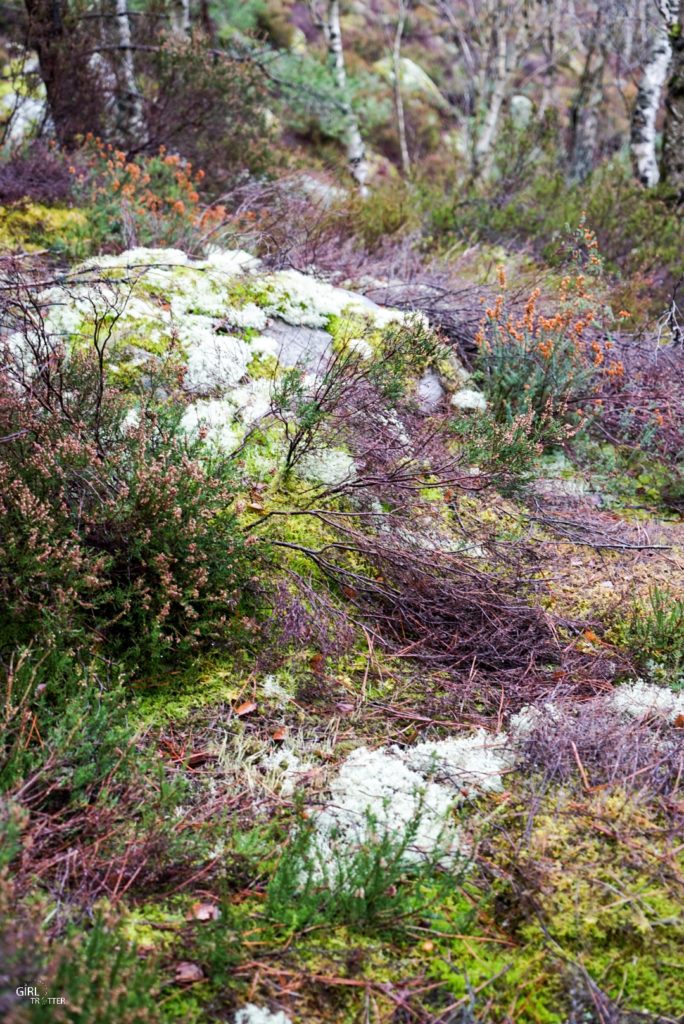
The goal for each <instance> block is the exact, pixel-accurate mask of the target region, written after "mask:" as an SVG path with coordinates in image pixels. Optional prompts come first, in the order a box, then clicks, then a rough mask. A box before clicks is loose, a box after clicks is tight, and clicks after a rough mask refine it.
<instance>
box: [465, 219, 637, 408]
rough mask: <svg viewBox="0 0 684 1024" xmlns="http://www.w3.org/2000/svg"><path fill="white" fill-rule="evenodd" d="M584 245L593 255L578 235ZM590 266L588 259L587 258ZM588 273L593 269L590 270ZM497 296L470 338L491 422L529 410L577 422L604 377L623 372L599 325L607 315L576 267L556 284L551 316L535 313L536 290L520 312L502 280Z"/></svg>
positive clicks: (590, 243) (589, 241)
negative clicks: (556, 300) (475, 346)
mask: <svg viewBox="0 0 684 1024" xmlns="http://www.w3.org/2000/svg"><path fill="white" fill-rule="evenodd" d="M582 237H583V239H584V241H585V244H586V246H587V247H588V249H589V251H590V252H591V254H592V256H594V255H595V248H596V246H595V238H594V236H593V234H592V233H591V232H589V231H588V229H586V228H584V229H583V236H582ZM590 259H591V257H590ZM591 265H592V267H593V266H594V264H591ZM498 277H499V285H500V291H499V293H498V295H497V296H496V299H495V301H494V302H493V303H492V304H491V305H490V306H487V307H486V308H485V311H484V316H483V318H482V321H481V323H480V328H479V330H478V332H477V335H476V341H477V344H478V346H479V351H480V356H479V371H480V375H481V377H482V378H483V381H484V383H485V385H486V387H487V390H488V392H489V398H490V401H491V404H492V407H493V410H494V412H495V414H496V416H497V417H498V418H499V419H501V420H504V421H506V420H508V419H510V418H512V417H516V416H518V415H519V414H521V413H525V412H527V411H528V410H532V411H533V412H534V413H535V415H536V416H538V417H540V418H547V419H548V418H552V419H561V420H562V419H564V418H565V417H566V416H567V415H568V414H572V416H573V418H574V420H575V421H577V422H581V417H582V415H583V410H582V409H581V408H580V404H581V403H582V402H586V401H587V400H591V397H592V395H593V394H594V392H595V390H596V388H597V386H598V383H599V380H600V378H601V377H602V376H605V377H607V378H608V379H611V380H615V379H619V378H620V377H621V376H622V375H623V374H624V366H623V364H622V362H621V361H620V360H619V359H615V358H614V357H613V356H612V354H611V350H612V348H613V346H612V342H611V341H610V340H606V339H605V337H604V334H605V332H604V331H603V329H602V323H603V321H604V318H605V311H604V310H603V309H602V307H601V305H600V303H599V302H598V300H597V298H596V296H595V295H594V294H593V293H592V292H590V291H589V290H588V288H587V276H586V274H585V273H583V272H581V268H580V267H579V266H578V267H577V270H576V272H575V273H574V274H570V275H567V276H566V277H564V278H563V280H562V281H561V283H560V289H559V303H558V308H557V309H556V311H555V312H554V313H553V314H552V315H550V316H547V315H545V314H544V313H542V312H541V311H540V310H539V308H538V307H539V299H540V295H541V292H540V289H539V288H535V289H534V290H533V291H532V292H531V293H530V295H529V297H528V299H527V301H526V303H525V305H524V307H523V310H522V312H521V313H518V312H513V311H512V310H511V309H510V304H509V302H508V299H507V283H506V274H505V270H504V269H503V268H501V269H500V271H499V274H498Z"/></svg>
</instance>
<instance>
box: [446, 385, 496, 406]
mask: <svg viewBox="0 0 684 1024" xmlns="http://www.w3.org/2000/svg"><path fill="white" fill-rule="evenodd" d="M451 405H452V406H453V408H454V409H464V410H473V411H475V412H485V411H486V409H487V399H486V398H485V396H484V395H483V394H482V392H481V391H476V390H475V388H461V389H460V391H457V392H456V393H455V394H453V395H452V396H451Z"/></svg>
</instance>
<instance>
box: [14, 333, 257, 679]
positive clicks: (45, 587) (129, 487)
mask: <svg viewBox="0 0 684 1024" xmlns="http://www.w3.org/2000/svg"><path fill="white" fill-rule="evenodd" d="M50 358H51V360H52V365H51V367H50V370H51V376H50V377H49V379H46V375H45V373H44V372H43V370H42V368H39V369H38V370H37V371H36V373H35V375H34V374H31V373H29V374H28V376H25V377H23V378H21V377H20V380H21V384H22V385H23V386H22V387H21V390H19V389H18V387H17V383H16V380H15V379H12V377H11V376H10V374H9V373H8V372H7V371H6V372H5V373H4V374H3V376H2V377H1V378H0V420H1V423H2V426H1V430H0V436H2V437H3V439H4V441H3V444H2V445H1V446H0V492H2V497H1V498H0V515H1V516H2V519H3V525H4V529H3V536H2V539H1V540H0V564H1V565H2V572H1V579H2V582H1V583H0V600H1V601H2V606H3V616H2V623H3V625H2V630H1V632H0V646H1V647H2V648H3V649H8V648H14V647H16V646H17V645H22V644H24V643H26V642H29V641H31V640H33V639H35V638H36V637H37V636H38V637H40V642H41V644H44V645H46V646H47V647H48V648H59V647H61V646H63V645H68V644H73V645H76V646H77V647H83V646H87V647H88V648H89V649H91V650H96V651H99V652H101V653H105V654H114V653H115V654H117V655H119V656H120V657H121V658H122V659H124V660H125V661H127V662H129V663H130V662H135V661H138V662H140V663H141V664H145V665H147V666H150V665H151V664H153V663H156V662H158V661H159V660H161V659H163V658H164V657H166V656H168V655H171V654H172V653H173V654H174V655H175V656H177V655H178V653H179V652H187V651H189V650H192V649H193V648H196V647H198V646H200V645H203V644H207V643H209V644H211V643H214V642H216V641H218V640H219V639H220V637H221V636H222V635H224V634H225V631H226V629H227V625H228V621H229V618H230V614H231V611H232V610H233V609H235V607H236V606H237V604H238V603H239V601H240V599H241V596H242V594H243V590H244V587H245V585H246V583H247V580H248V558H247V554H246V550H245V546H244V544H243V542H242V537H241V533H240V530H239V528H238V524H237V519H236V514H235V511H234V498H235V490H236V481H235V476H234V472H233V469H232V467H231V465H230V463H229V461H228V460H227V459H226V458H225V457H224V456H223V455H220V454H219V453H218V452H217V451H215V450H214V449H212V448H210V447H208V446H207V445H206V443H205V442H204V441H203V440H202V438H196V439H194V440H191V439H189V438H187V437H186V435H185V434H184V433H183V431H182V429H181V427H180V418H181V415H182V405H180V404H177V403H174V402H173V401H169V402H167V403H166V404H165V405H159V406H158V407H156V408H155V407H148V408H147V409H146V410H145V414H144V415H142V416H138V415H137V414H136V413H135V410H133V411H131V410H130V408H129V405H128V403H127V402H126V401H124V399H123V396H122V395H120V394H118V393H116V392H115V391H114V390H112V389H110V388H109V387H108V386H107V384H106V382H105V381H104V380H103V378H102V377H101V376H100V375H99V373H100V371H99V369H98V365H97V362H96V360H94V359H93V358H91V356H90V355H89V354H87V353H86V354H85V355H83V356H82V357H77V356H76V355H74V356H72V358H70V359H68V358H67V357H66V355H65V353H64V352H63V351H60V350H59V349H58V348H55V349H53V350H52V352H51V355H50Z"/></svg>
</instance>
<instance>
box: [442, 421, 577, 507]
mask: <svg viewBox="0 0 684 1024" xmlns="http://www.w3.org/2000/svg"><path fill="white" fill-rule="evenodd" d="M450 432H451V433H452V434H453V436H454V438H455V440H456V442H457V444H458V446H459V449H460V450H461V451H462V452H463V453H464V455H465V457H466V459H467V461H468V463H469V464H470V465H473V466H477V467H478V468H479V469H480V472H481V473H482V474H483V475H484V476H486V477H487V479H488V480H489V481H490V482H491V483H492V484H493V485H494V486H496V487H497V489H498V490H499V491H501V493H502V494H509V493H512V492H514V491H516V490H519V489H520V488H522V487H524V486H525V484H527V483H528V482H529V481H530V480H531V479H532V478H533V477H534V471H535V468H536V466H537V462H538V459H539V456H540V455H541V454H542V452H543V451H544V449H545V448H550V447H553V445H556V444H562V443H563V442H564V441H565V440H566V439H567V431H566V429H565V427H564V426H563V424H561V423H558V422H557V421H556V420H554V419H547V418H545V417H539V418H537V417H535V415H534V411H533V410H528V411H527V412H526V413H520V414H518V415H516V416H514V417H512V418H511V419H509V420H507V421H505V422H501V421H500V420H498V419H497V418H496V417H495V416H494V415H492V413H491V412H490V411H489V410H487V411H486V412H483V413H481V414H480V415H478V416H469V415H467V414H465V415H461V416H457V417H455V418H454V419H453V420H452V421H451V424H450Z"/></svg>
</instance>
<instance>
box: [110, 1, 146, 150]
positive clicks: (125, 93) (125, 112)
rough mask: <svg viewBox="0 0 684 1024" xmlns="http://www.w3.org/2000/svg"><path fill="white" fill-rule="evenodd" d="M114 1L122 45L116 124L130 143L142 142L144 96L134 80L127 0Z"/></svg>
mask: <svg viewBox="0 0 684 1024" xmlns="http://www.w3.org/2000/svg"><path fill="white" fill-rule="evenodd" d="M114 3H115V10H114V28H115V32H116V37H117V45H118V47H119V56H118V61H117V68H116V72H117V76H116V77H117V89H116V127H117V131H118V133H119V134H120V135H121V136H122V137H123V138H124V139H125V140H126V141H127V142H132V141H136V142H137V143H140V142H143V141H144V140H145V138H146V128H145V118H144V114H143V106H142V97H141V95H140V92H139V91H138V87H137V85H136V82H135V65H134V63H133V48H132V41H131V23H130V21H129V18H128V0H114Z"/></svg>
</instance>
